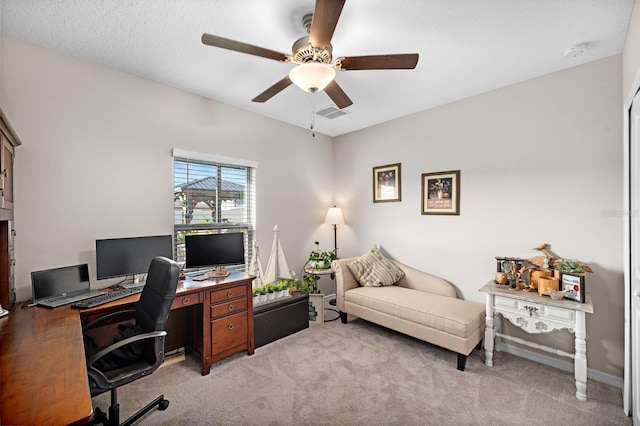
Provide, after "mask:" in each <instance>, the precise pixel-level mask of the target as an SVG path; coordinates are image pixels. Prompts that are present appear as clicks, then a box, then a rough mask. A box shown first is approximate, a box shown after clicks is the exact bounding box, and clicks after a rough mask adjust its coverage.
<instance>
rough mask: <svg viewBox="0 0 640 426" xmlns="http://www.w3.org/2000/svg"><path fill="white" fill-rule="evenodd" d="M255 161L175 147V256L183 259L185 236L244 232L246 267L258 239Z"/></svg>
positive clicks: (181, 260)
mask: <svg viewBox="0 0 640 426" xmlns="http://www.w3.org/2000/svg"><path fill="white" fill-rule="evenodd" d="M256 166H257V165H256V164H255V163H253V162H250V161H246V160H236V159H232V158H226V157H216V156H211V155H206V154H200V153H193V152H188V151H180V150H175V149H174V150H173V182H174V190H173V191H174V192H173V197H174V206H173V209H174V241H175V245H176V246H175V249H176V253H175V259H176V261H178V262H184V260H185V249H184V237H185V235H191V234H212V233H231V232H242V233H244V236H245V238H244V241H245V269H246V265H248V263H249V261H250V260H251V255H252V249H253V245H254V244H253V243H254V238H255V223H256V207H255V200H256V197H255V175H256Z"/></svg>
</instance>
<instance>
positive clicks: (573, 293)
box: [559, 272, 586, 303]
mask: <svg viewBox="0 0 640 426" xmlns="http://www.w3.org/2000/svg"><path fill="white" fill-rule="evenodd" d="M584 283H585V276H584V275H577V274H569V273H567V272H560V285H559V287H560V288H559V290H560V291H564V290H569V291H568V292H567V293H565V295H564V298H565V299H570V300H574V301H576V302H580V303H584V300H585V294H586V291H585V286H584Z"/></svg>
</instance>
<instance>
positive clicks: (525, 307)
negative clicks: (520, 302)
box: [524, 305, 538, 317]
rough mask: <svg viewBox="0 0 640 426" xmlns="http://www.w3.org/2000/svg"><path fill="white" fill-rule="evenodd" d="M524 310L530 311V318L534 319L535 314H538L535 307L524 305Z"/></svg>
mask: <svg viewBox="0 0 640 426" xmlns="http://www.w3.org/2000/svg"><path fill="white" fill-rule="evenodd" d="M524 309H526V310H527V311H529V316H530V317H532V316H533V313H534V312H538V308H536V307H535V306H529V305H524Z"/></svg>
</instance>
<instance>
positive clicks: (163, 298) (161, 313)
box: [136, 256, 180, 333]
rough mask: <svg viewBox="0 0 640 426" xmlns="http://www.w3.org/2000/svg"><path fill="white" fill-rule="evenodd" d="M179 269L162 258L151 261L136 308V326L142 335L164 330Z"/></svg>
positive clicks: (174, 263) (175, 264)
mask: <svg viewBox="0 0 640 426" xmlns="http://www.w3.org/2000/svg"><path fill="white" fill-rule="evenodd" d="M179 275H180V267H179V266H178V264H177V263H176V262H174V261H173V260H171V259H168V258H166V257H162V256H156V257H154V258H153V260H152V261H151V265H150V266H149V273H148V274H147V282H146V284H145V286H144V289H143V290H142V293H141V294H140V300H139V301H138V305H137V307H136V325H137V326H138V327H140V328H141V329H142V331H143V332H144V333H148V332H150V331H160V330H164V327H165V323H166V322H167V317H168V316H169V311H170V310H171V304H172V303H173V299H174V297H175V295H176V288H177V287H178V277H179Z"/></svg>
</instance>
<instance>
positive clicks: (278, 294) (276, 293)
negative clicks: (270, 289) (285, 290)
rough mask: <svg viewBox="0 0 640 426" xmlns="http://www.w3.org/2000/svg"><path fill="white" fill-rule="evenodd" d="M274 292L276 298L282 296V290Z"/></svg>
mask: <svg viewBox="0 0 640 426" xmlns="http://www.w3.org/2000/svg"><path fill="white" fill-rule="evenodd" d="M274 294H275V295H276V299H280V298H281V297H282V290H278V291H276V292H275V293H274Z"/></svg>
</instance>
